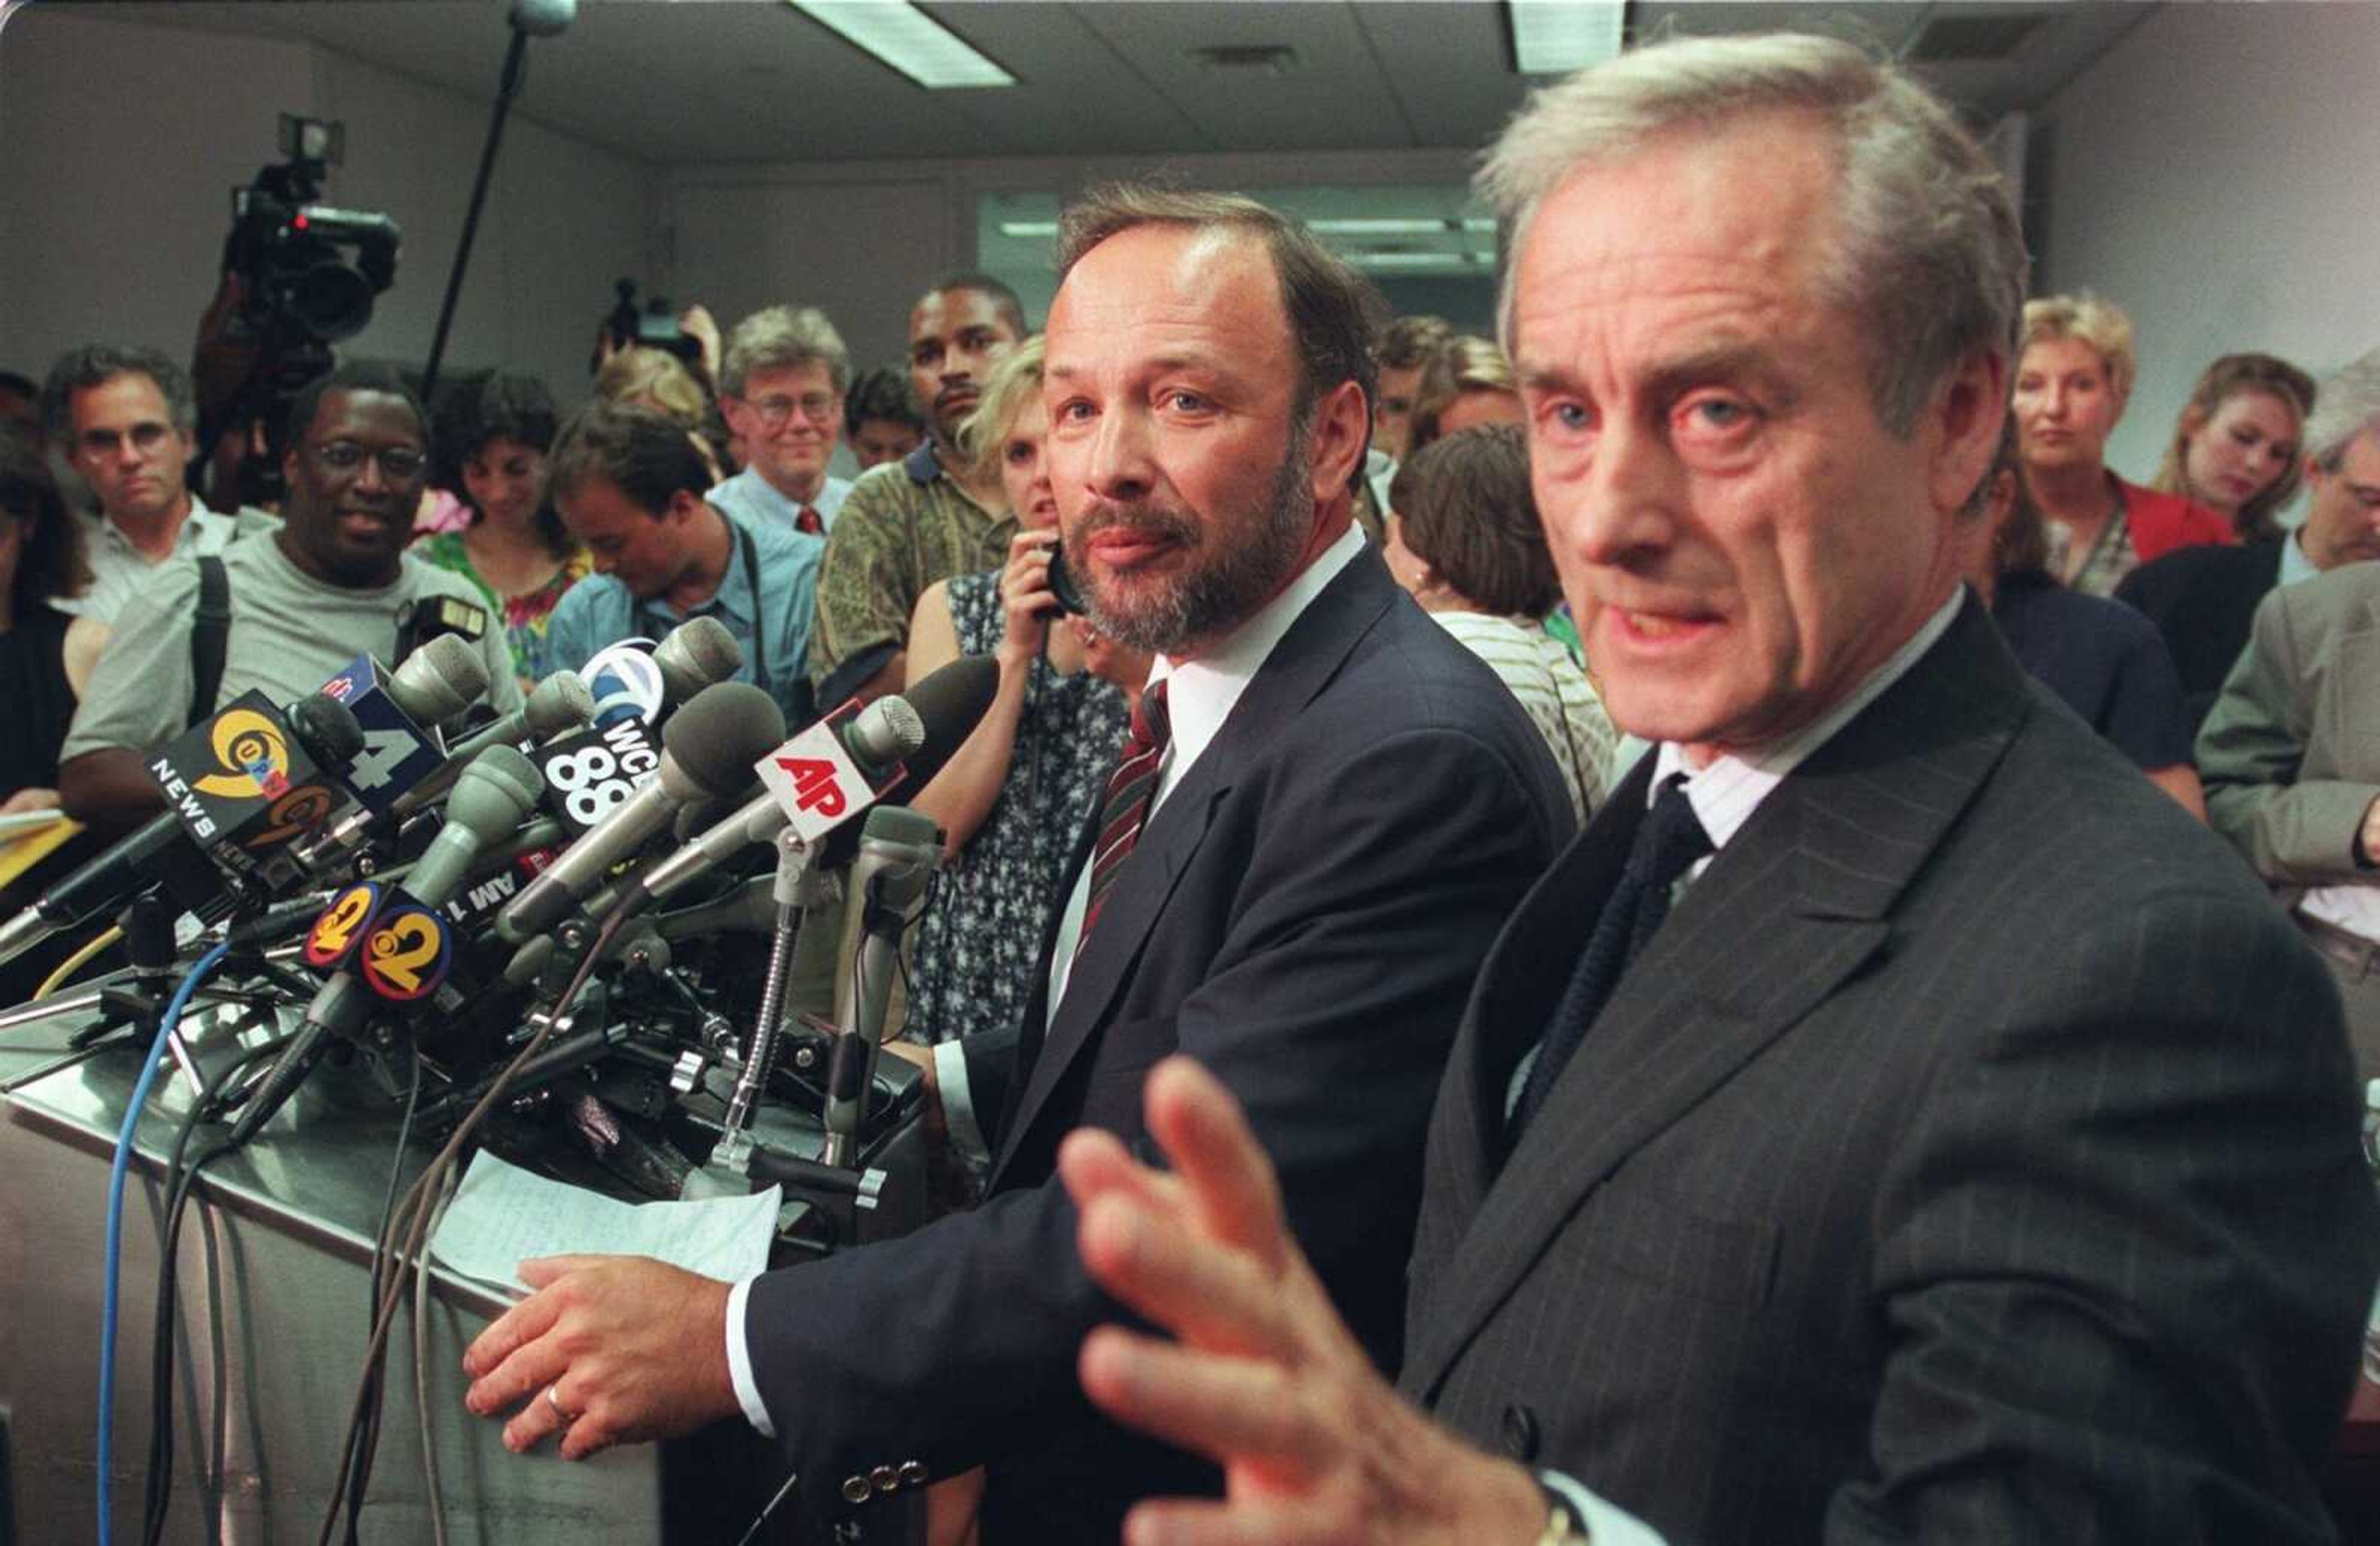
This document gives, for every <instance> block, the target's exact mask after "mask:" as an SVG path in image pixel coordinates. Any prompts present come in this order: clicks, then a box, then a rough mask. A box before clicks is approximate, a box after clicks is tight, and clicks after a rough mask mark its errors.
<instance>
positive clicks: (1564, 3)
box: [1504, 0, 1626, 75]
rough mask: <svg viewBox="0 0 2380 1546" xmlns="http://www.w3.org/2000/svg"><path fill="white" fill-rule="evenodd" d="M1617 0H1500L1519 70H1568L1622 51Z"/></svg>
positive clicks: (1563, 72)
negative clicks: (1508, 22)
mask: <svg viewBox="0 0 2380 1546" xmlns="http://www.w3.org/2000/svg"><path fill="white" fill-rule="evenodd" d="M1625 9H1626V7H1625V6H1622V5H1621V3H1620V0H1504V15H1505V18H1506V19H1508V20H1509V21H1510V22H1511V23H1512V63H1513V65H1514V66H1515V67H1517V68H1518V69H1519V70H1520V72H1521V73H1522V74H1523V75H1567V74H1569V73H1570V72H1571V71H1572V70H1576V69H1585V67H1587V66H1589V65H1599V64H1601V63H1602V62H1603V61H1604V60H1606V59H1609V58H1613V57H1615V56H1617V55H1619V53H1620V28H1621V20H1622V18H1623V17H1624V13H1625Z"/></svg>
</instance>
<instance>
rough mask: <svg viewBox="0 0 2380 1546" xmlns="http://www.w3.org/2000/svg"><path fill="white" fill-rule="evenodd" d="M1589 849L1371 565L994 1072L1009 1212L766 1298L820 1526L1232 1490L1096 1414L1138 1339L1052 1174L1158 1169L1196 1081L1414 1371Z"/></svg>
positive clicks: (786, 1429) (1474, 687) (1523, 729)
mask: <svg viewBox="0 0 2380 1546" xmlns="http://www.w3.org/2000/svg"><path fill="white" fill-rule="evenodd" d="M1571 826H1572V819H1571V815H1570V807H1569V800H1568V797H1567V796H1566V795H1565V794H1564V792H1563V787H1562V784H1561V781H1560V775H1559V774H1558V773H1557V772H1556V771H1555V768H1554V765H1553V762H1552V760H1551V758H1550V757H1549V756H1548V754H1547V751H1546V748H1545V743H1544V740H1543V739H1542V737H1540V736H1538V735H1537V733H1536V730H1535V729H1534V728H1533V727H1532V726H1531V724H1530V723H1529V721H1528V718H1527V715H1526V714H1525V713H1524V712H1523V711H1522V709H1521V707H1520V705H1519V704H1518V703H1517V702H1516V701H1515V700H1513V699H1512V696H1511V694H1510V693H1509V692H1507V691H1506V690H1505V688H1503V686H1502V684H1501V683H1500V682H1498V681H1497V679H1496V678H1495V676H1494V675H1493V674H1492V673H1491V672H1489V671H1488V668H1487V667H1486V666H1485V665H1483V664H1482V663H1480V662H1479V661H1478V659H1477V658H1476V657H1475V656H1474V655H1472V654H1471V653H1470V651H1467V650H1465V649H1463V647H1462V646H1461V645H1460V644H1457V643H1456V642H1455V641H1454V640H1453V639H1452V638H1451V636H1449V635H1448V634H1447V633H1446V632H1445V630H1444V629H1442V628H1440V627H1439V625H1438V624H1437V623H1435V622H1434V621H1432V620H1431V619H1430V618H1429V617H1428V615H1427V614H1425V613H1423V612H1422V611H1421V610H1420V609H1419V608H1417V607H1415V605H1414V604H1413V603H1412V602H1411V600H1410V599H1409V598H1407V597H1406V596H1404V595H1403V593H1402V592H1401V591H1399V590H1396V588H1395V586H1394V585H1393V583H1392V582H1391V581H1390V578H1389V576H1388V572H1387V569H1386V568H1385V566H1383V565H1382V564H1381V563H1380V560H1379V558H1378V554H1376V553H1375V552H1373V551H1372V550H1370V549H1368V548H1367V549H1366V550H1365V551H1364V552H1363V553H1362V554H1359V555H1358V556H1357V557H1356V558H1355V559H1354V561H1353V562H1352V563H1350V564H1349V566H1347V568H1346V569H1345V570H1344V571H1343V572H1342V573H1341V574H1340V575H1339V576H1338V577H1336V578H1334V579H1333V580H1332V581H1331V582H1330V585H1329V586H1328V587H1327V588H1326V589H1325V590H1323V592H1322V593H1321V595H1320V596H1319V597H1318V598H1317V599H1316V600H1315V601H1314V603H1312V604H1311V605H1309V606H1308V607H1307V609H1306V610H1305V613H1304V614H1303V615H1301V616H1300V617H1299V618H1298V620H1297V621H1296V622H1295V623H1294V624H1293V626H1292V627H1291V628H1290V630H1289V632H1288V633H1287V635H1286V636H1284V637H1283V639H1281V643H1280V644H1279V645H1278V646H1277V647H1276V648H1275V650H1274V651H1273V653H1272V655H1271V656H1270V658H1269V660H1268V661H1267V662H1266V663H1265V665H1264V667H1263V668H1262V670H1261V671H1259V672H1258V673H1257V676H1256V677H1255V678H1254V679H1253V680H1252V681H1251V682H1250V683H1249V685H1248V687H1247V689H1246V691H1245V694H1244V695H1243V696H1242V698H1241V699H1240V700H1239V702H1238V704H1237V706H1236V707H1235V708H1234V709H1233V712H1232V714H1231V717H1230V718H1229V719H1228V720H1227V721H1226V722H1225V724H1224V725H1223V727H1222V730H1221V731H1220V733H1219V734H1218V735H1217V736H1216V737H1215V739H1214V741H1213V742H1212V743H1211V744H1210V745H1209V746H1208V748H1207V749H1206V751H1205V753H1204V754H1203V755H1202V756H1201V757H1200V758H1199V759H1198V761H1197V762H1196V764H1195V765H1194V766H1193V767H1191V769H1190V770H1189V771H1188V773H1186V774H1185V775H1184V777H1183V779H1182V781H1181V783H1180V784H1179V785H1176V786H1175V787H1173V788H1172V790H1171V791H1169V792H1168V794H1167V795H1166V797H1165V800H1164V803H1163V804H1162V805H1160V807H1159V809H1158V810H1157V811H1156V813H1155V814H1154V816H1152V817H1151V819H1150V821H1149V824H1148V827H1147V831H1146V832H1145V833H1144V834H1143V835H1142V837H1141V839H1140V842H1139V846H1138V847H1137V849H1136V850H1135V853H1134V856H1133V858H1132V860H1131V862H1130V863H1129V864H1128V865H1127V866H1126V867H1125V869H1124V870H1123V874H1122V875H1121V876H1120V877H1119V878H1118V880H1117V882H1116V885H1115V889H1114V890H1113V891H1112V892H1111V894H1110V895H1109V896H1108V898H1107V900H1106V902H1105V904H1104V907H1103V909H1102V911H1101V914H1100V918H1099V928H1098V930H1097V931H1095V932H1094V933H1093V935H1092V938H1091V941H1090V943H1089V945H1088V947H1087V949H1086V950H1085V952H1084V953H1083V955H1082V956H1081V958H1080V959H1079V960H1078V961H1076V962H1075V967H1074V974H1073V978H1072V980H1071V981H1070V982H1069V984H1068V988H1067V992H1066V997H1065V999H1064V1001H1063V1003H1062V1004H1060V1006H1059V1009H1058V1012H1057V1014H1056V1016H1054V1017H1051V1018H1049V1021H1048V1024H1047V1025H1046V1026H1045V1025H1044V1024H1043V1021H1044V1018H1045V1008H1044V1004H1043V1003H1042V1000H1041V996H1040V994H1039V993H1038V992H1037V994H1036V997H1035V999H1034V1001H1033V1003H1032V1004H1030V1005H1029V1006H1028V1008H1027V1011H1026V1022H1025V1027H1024V1029H1023V1030H1022V1032H1021V1034H1019V1035H1018V1036H1014V1037H1003V1038H996V1039H989V1040H987V1041H985V1042H984V1043H983V1044H981V1045H975V1044H971V1045H970V1047H969V1049H968V1051H969V1059H968V1064H969V1076H970V1077H969V1088H970V1090H971V1093H972V1096H973V1099H974V1101H975V1102H976V1106H977V1110H978V1111H979V1112H980V1111H991V1110H1000V1111H1003V1112H1004V1114H1005V1115H1004V1119H1003V1120H1002V1123H1001V1124H1000V1126H999V1128H998V1130H997V1131H996V1132H995V1133H994V1134H993V1135H991V1136H992V1138H993V1141H994V1143H995V1144H996V1146H997V1151H998V1155H999V1158H998V1162H997V1164H996V1167H995V1170H994V1173H993V1176H992V1181H991V1187H990V1196H989V1198H988V1199H986V1200H985V1201H984V1203H983V1204H982V1205H981V1206H980V1207H978V1208H977V1209H975V1210H974V1211H971V1212H968V1213H965V1214H962V1215H957V1216H954V1217H951V1218H947V1219H943V1220H941V1221H939V1222H938V1223H934V1224H932V1225H929V1227H927V1228H926V1229H923V1230H920V1231H919V1232H917V1234H915V1235H913V1236H907V1237H905V1238H904V1239H900V1240H895V1241H890V1242H886V1243H884V1244H881V1245H877V1246H871V1247H868V1248H862V1249H858V1250H855V1251H852V1252H849V1253H846V1254H844V1255H843V1256H840V1257H835V1258H832V1259H830V1260H825V1261H822V1262H820V1263H817V1264H815V1265H810V1266H803V1267H797V1268H794V1269H790V1270H788V1271H784V1272H776V1273H772V1274H771V1275H769V1276H768V1277H765V1278H763V1279H761V1280H760V1281H759V1284H757V1285H756V1286H755V1288H754V1291H753V1293H752V1294H751V1296H750V1298H749V1309H748V1311H747V1332H748V1336H749V1345H750V1346H751V1348H752V1352H753V1358H754V1364H755V1369H756V1376H757V1379H758V1382H759V1387H760V1391H761V1394H762V1397H763V1399H764V1400H765V1401H766V1402H767V1404H768V1406H769V1410H770V1415H771V1419H772V1420H773V1421H774V1423H775V1424H776V1426H777V1428H778V1431H779V1433H780V1435H781V1436H782V1437H783V1439H784V1440H785V1441H786V1442H787V1443H790V1445H791V1446H792V1448H793V1450H794V1459H795V1464H796V1465H797V1466H799V1467H801V1468H802V1470H803V1474H804V1475H805V1477H806V1478H807V1479H809V1482H810V1485H808V1486H807V1487H806V1489H805V1491H806V1493H807V1495H808V1496H809V1497H810V1499H811V1501H812V1502H813V1503H814V1504H816V1505H818V1506H820V1507H824V1506H829V1505H831V1503H832V1496H833V1491H834V1489H835V1487H836V1486H837V1484H838V1483H840V1482H841V1481H842V1480H843V1479H844V1478H846V1477H849V1476H853V1475H861V1474H865V1473H867V1472H868V1470H869V1469H870V1468H871V1467H876V1466H880V1465H892V1466H894V1467H898V1466H900V1465H901V1464H903V1463H904V1462H906V1461H910V1460H917V1461H919V1462H922V1463H923V1465H924V1466H925V1467H926V1468H927V1469H928V1471H929V1473H930V1474H931V1475H932V1476H934V1477H936V1478H941V1477H945V1476H949V1475H952V1474H953V1473H955V1472H959V1471H963V1470H965V1469H968V1468H970V1467H975V1466H978V1465H987V1464H988V1465H989V1466H990V1478H989V1487H988V1491H987V1494H986V1501H985V1513H984V1518H985V1525H986V1531H987V1538H988V1539H990V1540H994V1541H998V1540H1034V1541H1058V1540H1085V1541H1092V1540H1096V1541H1102V1542H1110V1541H1112V1540H1114V1539H1115V1537H1116V1531H1117V1528H1118V1524H1119V1521H1120V1520H1121V1518H1122V1516H1123V1511H1124V1509H1125V1508H1126V1507H1127V1506H1128V1505H1129V1504H1130V1503H1131V1502H1132V1501H1133V1500H1134V1499H1135V1498H1137V1497H1141V1496H1146V1495H1148V1494H1150V1493H1153V1492H1176V1491H1213V1490H1214V1489H1215V1487H1216V1485H1217V1476H1216V1473H1215V1472H1213V1471H1212V1470H1211V1469H1210V1468H1208V1467H1204V1466H1203V1465H1201V1464H1198V1463H1196V1462H1194V1461H1192V1460H1191V1459H1190V1458H1189V1457H1188V1456H1185V1455H1181V1454H1179V1453H1178V1452H1174V1451H1171V1450H1168V1449H1165V1448H1164V1447H1163V1446H1160V1445H1158V1444H1156V1443H1153V1442H1150V1441H1148V1440H1146V1439H1143V1438H1140V1437H1138V1436H1136V1435H1134V1434H1130V1433H1127V1432H1125V1431H1124V1430H1120V1429H1118V1428H1116V1427H1114V1426H1113V1425H1111V1424H1109V1423H1107V1422H1106V1421H1105V1420H1104V1419H1102V1418H1099V1417H1098V1416H1097V1415H1096V1414H1094V1413H1093V1412H1092V1410H1091V1409H1090V1407H1089V1406H1088V1405H1087V1402H1085V1401H1084V1399H1083V1398H1082V1396H1081V1394H1080V1392H1079V1390H1078V1389H1077V1387H1076V1384H1075V1355H1076V1353H1077V1351H1078V1349H1079V1347H1080V1345H1081V1342H1082V1339H1083V1337H1084V1336H1085V1335H1086V1334H1087V1333H1088V1332H1089V1331H1090V1330H1091V1328H1092V1327H1094V1326H1096V1325H1098V1324H1099V1322H1100V1321H1105V1320H1111V1319H1115V1318H1116V1317H1117V1315H1118V1310H1117V1309H1116V1307H1115V1306H1114V1305H1113V1303H1112V1302H1111V1301H1110V1300H1108V1299H1107V1298H1106V1297H1105V1296H1103V1295H1101V1294H1100V1293H1099V1291H1098V1290H1097V1289H1096V1288H1095V1287H1094V1286H1093V1285H1092V1284H1091V1283H1090V1282H1089V1280H1088V1278H1087V1275H1086V1274H1085V1273H1084V1272H1083V1269H1082V1266H1081V1262H1080V1260H1079V1259H1078V1257H1077V1255H1076V1252H1075V1210H1074V1207H1073V1205H1072V1203H1071V1202H1070V1201H1069V1200H1068V1199H1067V1198H1066V1196H1065V1192H1064V1188H1063V1187H1062V1186H1061V1185H1060V1184H1059V1183H1058V1182H1057V1181H1056V1179H1055V1178H1054V1175H1053V1173H1052V1167H1053V1162H1054V1158H1055V1154H1056V1151H1057V1147H1058V1142H1059V1140H1060V1139H1061V1138H1062V1137H1064V1135H1065V1134H1066V1133H1068V1132H1069V1131H1071V1130H1073V1129H1074V1128H1075V1127H1078V1126H1096V1127H1102V1128H1105V1129H1107V1130H1109V1131H1111V1132H1114V1133H1116V1134H1119V1135H1120V1136H1122V1137H1123V1138H1125V1139H1126V1140H1127V1141H1130V1142H1134V1143H1135V1144H1140V1143H1141V1142H1142V1140H1143V1138H1144V1129H1143V1126H1142V1120H1141V1109H1140V1086H1141V1081H1142V1078H1143V1077H1144V1076H1145V1075H1146V1073H1147V1069H1148V1068H1149V1066H1150V1065H1152V1064H1154V1063H1156V1062H1157V1061H1158V1060H1159V1059H1160V1058H1162V1057H1165V1056H1166V1055H1168V1054H1169V1053H1175V1052H1183V1053H1190V1054H1192V1055H1193V1056H1196V1057H1197V1058H1198V1059H1199V1060H1200V1061H1201V1062H1202V1063H1204V1064H1205V1065H1207V1066H1208V1068H1210V1069H1212V1070H1213V1071H1214V1072H1215V1074H1216V1075H1217V1076H1218V1077H1220V1078H1221V1079H1222V1080H1223V1082H1224V1083H1225V1084H1227V1085H1228V1086H1230V1087H1231V1089H1232V1090H1233V1091H1234V1092H1235V1093H1236V1094H1237V1096H1238V1097H1239V1099H1240V1101H1241V1102H1243V1104H1244V1105H1245V1107H1246V1110H1247V1114H1248V1117H1249V1120H1250V1121H1251V1122H1252V1123H1253V1124H1254V1126H1255V1128H1256V1131H1257V1135H1258V1136H1259V1137H1260V1138H1262V1139H1263V1141H1264V1143H1265V1146H1266V1148H1267V1149H1268V1150H1269V1152H1270V1154H1271V1155H1272V1158H1273V1161H1274V1163H1275V1164H1276V1165H1277V1166H1278V1167H1279V1169H1280V1171H1281V1184H1282V1187H1283V1192H1284V1196H1285V1198H1286V1200H1287V1205H1288V1210H1289V1215H1290V1220H1291V1223H1292V1224H1293V1227H1294V1228H1295V1229H1296V1231H1297V1234H1298V1236H1299V1238H1300V1240H1301V1241H1302V1243H1303V1244H1304V1246H1305V1250H1306V1251H1307V1253H1308V1254H1309V1255H1310V1256H1311V1257H1312V1258H1313V1260H1314V1262H1315V1265H1316V1267H1317V1268H1318V1271H1319V1272H1320V1273H1321V1275H1322V1278H1323V1280H1324V1282H1325V1283H1326V1284H1329V1285H1330V1289H1331V1291H1332V1293H1333V1295H1334V1296H1336V1297H1337V1300H1338V1303H1339V1305H1340V1307H1341V1309H1342V1310H1343V1311H1344V1312H1345V1314H1346V1316H1347V1318H1348V1319H1349V1321H1351V1322H1352V1323H1353V1324H1354V1326H1355V1328H1356V1329H1357V1331H1358V1332H1359V1333H1360V1334H1362V1335H1363V1337H1364V1338H1365V1341H1366V1345H1368V1346H1369V1347H1370V1348H1371V1349H1372V1351H1373V1353H1374V1355H1375V1357H1378V1359H1379V1360H1380V1361H1381V1363H1382V1364H1383V1366H1384V1367H1389V1368H1393V1367H1394V1364H1395V1361H1396V1358H1397V1356H1398V1343H1399V1336H1400V1332H1401V1324H1402V1321H1401V1318H1402V1314H1403V1298H1404V1270H1405V1261H1406V1258H1407V1256H1408V1254H1409V1250H1410V1247H1411V1243H1412V1237H1413V1223H1414V1218H1415V1212H1416V1211H1417V1209H1418V1207H1419V1199H1420V1192H1421V1178H1422V1145H1423V1138H1424V1132H1425V1129H1426V1127H1427V1122H1428V1114H1429V1108H1430V1102H1431V1100H1432V1098H1433V1095H1434V1093H1435V1091H1436V1089H1437V1086H1438V1081H1439V1077H1440V1076H1441V1074H1442V1073H1443V1071H1444V1068H1445V1065H1446V1059H1447V1053H1448V1049H1449V1047H1450V1046H1451V1042H1452V1040H1453V1033H1454V1027H1455V1024H1456V1021H1457V1019H1458V1018H1459V1016H1460V1015H1461V1011H1462V1006H1463V998H1464V996H1465V994H1466V993H1467V992H1468V991H1469V988H1470V984H1471V981H1472V979H1473V977H1474V976H1475V974H1476V972H1477V970H1478V967H1479V963H1480V960H1481V959H1482V957H1483V956H1485V955H1486V954H1487V950H1488V943H1489V942H1490V941H1491V940H1493V939H1494V937H1495V935H1496V932H1497V931H1498V929H1499V928H1500V926H1501V925H1502V923H1503V921H1504V919H1505V918H1506V916H1507V915H1508V914H1509V913H1510V912H1511V911H1512V907H1513V905H1514V904H1515V903H1516V902H1518V900H1519V899H1520V897H1521V895H1522V894H1523V893H1524V891H1525V890H1526V889H1527V888H1528V886H1529V884H1530V883H1532V882H1533V881H1534V880H1535V879H1536V876H1537V875H1538V874H1539V873H1540V872H1542V870H1544V868H1545V866H1546V865H1547V863H1548V862H1549V861H1550V859H1551V858H1552V857H1553V855H1554V854H1555V853H1556V852H1557V851H1559V849H1560V846H1561V845H1562V844H1563V843H1564V842H1565V841H1567V839H1568V837H1569V836H1570V829H1571ZM1087 841H1088V837H1087V834H1086V837H1085V840H1084V843H1085V846H1087ZM1048 956H1049V949H1048V944H1047V943H1046V942H1045V944H1044V948H1043V951H1042V966H1041V967H1038V968H1036V969H1037V973H1038V977H1037V981H1038V980H1046V964H1047V961H1048ZM1144 1147H1145V1146H1144Z"/></svg>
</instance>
